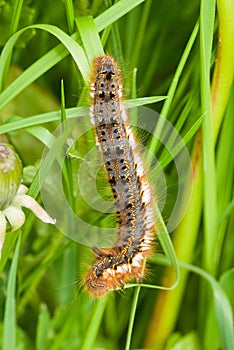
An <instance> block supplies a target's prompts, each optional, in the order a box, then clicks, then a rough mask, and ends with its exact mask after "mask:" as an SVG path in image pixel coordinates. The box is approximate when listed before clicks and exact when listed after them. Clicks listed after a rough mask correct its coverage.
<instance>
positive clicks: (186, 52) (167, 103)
mask: <svg viewBox="0 0 234 350" xmlns="http://www.w3.org/2000/svg"><path fill="white" fill-rule="evenodd" d="M198 28H199V24H198V23H196V24H195V26H194V29H193V31H192V34H191V36H190V38H189V41H188V43H187V45H186V48H185V50H184V52H183V55H182V57H181V59H180V62H179V64H178V67H177V69H176V72H175V75H174V78H173V80H172V83H171V86H170V88H169V91H168V98H167V100H166V101H165V103H164V105H163V108H162V110H161V114H162V116H163V117H164V118H167V116H168V112H169V109H170V107H171V104H172V101H173V98H174V95H175V91H176V88H177V85H178V82H179V79H180V77H181V74H182V71H183V69H184V66H185V64H186V62H187V59H188V56H189V54H190V52H191V50H192V47H193V45H194V42H195V39H196V37H197V34H198ZM164 118H160V120H159V122H158V123H157V126H156V129H155V131H154V135H160V134H161V132H162V130H163V126H164ZM157 147H158V140H157V138H156V137H154V138H152V141H151V143H150V147H149V152H148V158H149V157H150V154H156V151H157ZM148 161H149V159H147V161H146V162H147V163H148Z"/></svg>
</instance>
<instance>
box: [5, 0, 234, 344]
mask: <svg viewBox="0 0 234 350" xmlns="http://www.w3.org/2000/svg"><path fill="white" fill-rule="evenodd" d="M93 19H94V20H93ZM51 25H52V26H51ZM29 26H30V27H29ZM218 29H219V30H218ZM49 33H50V34H49ZM51 34H52V35H51ZM99 35H100V39H99ZM58 40H59V41H58ZM60 42H61V43H60ZM77 43H78V44H79V45H77ZM218 44H219V45H218ZM0 45H1V49H2V54H1V58H0V110H1V125H0V134H1V141H4V142H9V143H12V144H13V145H14V147H15V148H16V150H17V152H18V154H19V155H20V157H21V159H22V161H23V163H24V166H25V172H24V180H25V183H26V184H27V185H28V186H29V187H30V190H29V191H30V194H31V195H32V196H34V197H35V198H38V200H40V196H39V191H40V183H39V181H38V172H37V171H38V169H39V168H40V160H41V157H42V153H43V150H44V148H45V146H46V145H48V142H49V140H50V138H51V133H52V132H53V130H54V129H55V128H56V127H57V126H58V125H59V124H60V123H61V113H60V108H61V110H62V115H64V113H65V112H66V117H67V118H68V119H69V118H73V117H74V116H75V115H78V114H79V113H80V114H82V111H85V110H87V109H86V107H87V105H88V103H89V97H88V96H89V77H90V65H89V64H90V62H91V60H92V58H93V57H94V56H95V55H98V54H102V52H103V51H102V50H104V52H106V53H109V54H111V55H112V56H114V57H115V58H116V59H117V60H118V62H119V63H120V66H121V68H122V70H123V78H124V79H123V80H124V87H125V95H126V98H128V99H129V100H130V101H131V100H132V101H134V103H138V104H139V105H141V104H143V102H144V103H146V104H149V103H151V104H150V106H151V108H154V109H155V110H156V111H158V112H159V113H161V114H162V115H163V116H164V117H165V118H167V119H168V120H169V121H170V122H171V123H172V124H173V125H174V126H175V128H176V129H177V130H178V131H179V132H180V134H181V136H182V138H183V140H184V142H185V143H186V145H187V147H188V149H189V152H190V154H191V161H192V167H193V174H192V176H189V174H187V176H188V180H187V187H186V188H185V190H184V191H185V193H184V198H185V199H186V198H187V192H189V190H190V189H191V188H193V192H192V197H191V200H190V203H189V207H188V210H187V212H186V214H185V216H184V218H183V220H182V222H181V223H180V225H179V226H178V227H177V228H176V230H175V231H174V232H173V233H172V239H173V243H174V247H175V251H176V254H177V258H178V262H179V265H180V275H181V276H180V280H179V283H178V285H177V287H176V288H175V289H173V290H172V291H165V290H155V289H149V288H143V287H142V288H139V287H136V288H133V287H132V288H127V289H125V291H124V292H120V291H116V292H111V293H109V294H108V295H107V297H104V298H102V299H98V300H93V299H92V298H91V297H90V296H89V295H87V294H86V293H85V292H84V291H83V290H82V288H80V281H81V280H82V278H83V275H84V271H85V268H84V265H85V264H86V263H87V262H89V261H90V260H91V259H92V258H91V257H92V255H91V254H90V249H89V248H88V247H85V246H82V245H79V244H77V243H75V242H73V241H71V240H69V239H67V238H66V237H64V236H63V235H62V234H61V233H60V232H58V231H57V230H56V228H54V227H51V226H49V225H45V224H42V223H41V222H39V220H37V219H36V218H35V217H34V216H33V214H31V213H29V212H26V215H27V220H26V222H25V224H24V226H23V227H22V229H21V230H18V231H14V232H9V233H7V237H6V242H5V245H4V248H3V252H2V258H1V261H0V272H1V284H0V322H1V324H0V331H1V332H0V334H1V335H0V339H1V342H2V349H3V350H9V349H27V350H28V349H37V350H42V349H50V350H55V349H67V348H69V349H82V350H88V349H124V348H125V349H130V348H131V349H146V348H147V349H185V348H186V349H224V350H226V349H230V350H231V349H233V348H234V335H233V308H234V253H233V252H234V240H233V229H234V212H233V207H234V201H233V189H234V188H233V174H234V171H233V170H234V152H233V147H234V144H233V142H234V139H233V130H234V125H233V124H234V119H233V115H234V90H233V74H234V66H233V62H234V8H233V3H232V1H231V0H218V1H214V0H207V1H205V0H201V1H198V0H196V1H192V2H188V1H185V0H181V1H176V0H165V1H163V2H162V1H158V0H155V1H149V0H146V1H143V0H142V1H141V0H132V1H131V0H120V1H113V2H112V1H110V0H105V1H101V0H96V1H95V0H93V1H85V0H83V1H82V0H76V1H73V2H72V1H71V0H64V1H56V2H55V1H51V0H45V1H43V2H42V1H39V0H35V1H30V0H28V1H17V0H16V1H15V0H11V1H4V0H3V1H1V2H0ZM65 46H66V49H65ZM69 53H70V54H69ZM135 68H137V72H136V70H135ZM61 79H63V82H64V86H65V89H64V91H65V92H64V94H63V93H62V103H61ZM155 96H168V98H167V99H166V100H163V101H162V99H160V98H158V99H157V98H155ZM136 97H138V98H140V97H146V98H145V99H144V101H143V102H142V100H140V99H136ZM150 97H152V98H150ZM63 99H64V100H65V105H66V110H65V109H64V102H63ZM133 99H134V100H133ZM157 100H161V102H160V103H157V104H156V103H152V101H154V102H156V101H157ZM60 106H61V107H60ZM84 107H85V108H84ZM87 118H88V117H87ZM163 127H164V126H163V125H158V127H157V128H158V129H157V132H163ZM160 128H161V129H160ZM147 144H148V147H149V148H150V150H151V151H152V153H154V154H156V156H157V158H158V159H159V161H160V163H161V164H162V166H163V169H164V172H165V174H166V178H167V185H168V200H167V203H166V208H165V213H164V214H165V219H167V215H168V213H169V212H170V206H171V203H173V200H175V196H176V194H175V191H174V189H175V187H176V182H177V178H176V173H175V169H174V167H173V161H172V159H171V157H170V155H169V154H166V153H165V152H164V150H163V149H162V148H161V147H159V146H158V145H157V144H156V143H154V141H152V140H147ZM84 147H85V146H84ZM177 151H178V150H177ZM175 152H176V150H175ZM74 172H75V170H74V168H73V167H72V161H71V160H69V159H68V161H67V168H66V173H65V175H64V176H65V178H66V176H68V178H69V179H72V177H73V176H75V173H74ZM190 175H191V174H190ZM67 191H68V197H69V199H70V201H71V204H72V205H75V203H76V199H75V196H74V197H73V189H72V187H69V186H68V188H67ZM55 200H56V198H55ZM100 219H101V218H100ZM97 220H99V217H98V218H97ZM159 227H161V226H159ZM166 250H167V249H166ZM168 251H169V253H170V249H169V248H168ZM166 253H167V252H166ZM89 257H90V258H89ZM165 265H168V260H167V259H165V258H163V257H162V256H161V255H160V254H156V253H155V254H154V255H153V257H152V258H151V259H150V262H149V271H150V274H149V276H148V277H147V278H146V279H147V281H146V282H147V283H149V284H151V285H162V286H165V285H167V286H168V285H172V284H173V283H174V280H175V275H174V272H173V271H172V269H171V267H169V266H165ZM174 267H175V265H174Z"/></svg>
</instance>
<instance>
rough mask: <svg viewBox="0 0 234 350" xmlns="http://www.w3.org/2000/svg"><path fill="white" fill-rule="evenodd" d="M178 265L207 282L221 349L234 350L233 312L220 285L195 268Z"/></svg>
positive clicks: (188, 265)
mask: <svg viewBox="0 0 234 350" xmlns="http://www.w3.org/2000/svg"><path fill="white" fill-rule="evenodd" d="M179 264H180V266H182V267H184V268H186V269H188V270H189V271H193V272H195V273H196V274H198V275H199V276H201V277H203V278H204V279H205V280H206V281H207V282H208V284H209V286H210V287H211V289H212V293H213V297H214V306H215V311H216V317H217V321H218V323H219V329H220V333H221V338H222V346H223V349H225V350H232V349H234V332H233V312H232V308H231V305H230V302H229V300H228V298H227V295H226V294H225V292H224V290H223V288H222V287H221V284H220V283H219V282H217V281H216V279H214V278H213V277H212V276H211V275H210V274H209V273H207V272H206V271H205V270H203V269H201V268H199V267H197V266H194V265H190V264H186V263H184V262H180V263H179Z"/></svg>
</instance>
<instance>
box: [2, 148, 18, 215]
mask: <svg viewBox="0 0 234 350" xmlns="http://www.w3.org/2000/svg"><path fill="white" fill-rule="evenodd" d="M22 171H23V166H22V162H21V160H20V158H19V156H18V154H17V153H16V152H15V150H14V147H13V146H11V145H9V144H7V143H3V142H0V210H3V209H4V208H6V207H7V206H8V205H9V203H10V202H11V200H12V199H13V198H14V196H15V195H16V193H17V190H18V188H19V185H20V183H21V179H22Z"/></svg>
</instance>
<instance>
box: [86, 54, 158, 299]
mask: <svg viewBox="0 0 234 350" xmlns="http://www.w3.org/2000/svg"><path fill="white" fill-rule="evenodd" d="M120 75H121V73H120V70H119V68H118V65H117V63H116V62H115V60H114V59H113V58H112V57H111V56H109V55H104V56H100V57H97V58H96V59H95V60H94V80H93V82H92V83H91V88H90V96H91V99H92V104H91V106H90V119H91V123H92V124H93V126H94V129H95V133H96V142H97V144H98V146H99V150H100V152H101V153H102V157H103V161H104V165H105V168H106V171H107V174H108V180H109V183H110V186H111V189H112V192H113V197H114V204H115V208H116V214H117V222H118V225H119V226H118V238H117V241H116V242H115V243H114V245H113V247H110V248H105V249H102V248H98V247H95V248H93V252H94V254H95V261H94V263H93V265H92V266H91V268H90V269H89V271H88V273H87V275H86V277H85V283H86V287H87V290H88V291H89V293H90V294H92V295H94V296H97V297H98V296H103V295H104V294H105V293H106V292H108V291H109V290H111V289H115V288H117V287H121V288H124V285H125V283H126V282H127V281H130V280H132V279H136V281H137V282H141V281H142V279H143V272H144V271H143V270H144V261H145V259H146V258H147V257H148V256H149V254H150V253H151V251H152V245H153V239H154V226H155V225H154V219H153V207H152V191H151V188H150V185H149V183H148V182H147V177H146V172H145V168H144V164H143V161H142V158H141V157H140V155H139V154H138V152H137V144H136V141H135V139H134V135H133V132H132V130H131V128H130V125H129V123H128V117H127V114H126V111H125V108H124V105H123V103H122V84H121V78H120Z"/></svg>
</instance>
